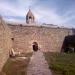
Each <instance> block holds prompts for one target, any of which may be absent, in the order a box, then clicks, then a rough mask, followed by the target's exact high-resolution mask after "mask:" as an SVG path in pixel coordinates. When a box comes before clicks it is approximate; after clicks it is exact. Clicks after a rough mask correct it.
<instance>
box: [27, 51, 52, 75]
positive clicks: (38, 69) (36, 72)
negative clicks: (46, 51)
mask: <svg viewBox="0 0 75 75" xmlns="http://www.w3.org/2000/svg"><path fill="white" fill-rule="evenodd" d="M27 75H52V73H51V71H50V70H49V68H48V64H47V62H46V60H45V57H44V56H43V53H42V52H41V51H37V52H34V53H33V55H32V57H31V60H30V63H29V66H28V69H27Z"/></svg>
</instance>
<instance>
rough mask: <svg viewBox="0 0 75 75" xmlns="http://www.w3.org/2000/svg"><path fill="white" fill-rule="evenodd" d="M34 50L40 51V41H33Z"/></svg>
mask: <svg viewBox="0 0 75 75" xmlns="http://www.w3.org/2000/svg"><path fill="white" fill-rule="evenodd" d="M33 51H38V43H37V42H33Z"/></svg>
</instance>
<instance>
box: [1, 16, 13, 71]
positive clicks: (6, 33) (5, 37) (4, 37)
mask: <svg viewBox="0 0 75 75" xmlns="http://www.w3.org/2000/svg"><path fill="white" fill-rule="evenodd" d="M11 47H12V41H11V31H10V29H9V28H8V26H7V25H6V23H5V22H4V21H3V19H2V17H0V71H1V69H2V67H3V65H4V64H5V62H6V61H7V59H8V57H9V50H10V49H11Z"/></svg>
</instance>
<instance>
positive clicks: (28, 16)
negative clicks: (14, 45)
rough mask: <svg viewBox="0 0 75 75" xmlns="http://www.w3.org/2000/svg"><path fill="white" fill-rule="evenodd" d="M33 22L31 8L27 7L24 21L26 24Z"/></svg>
mask: <svg viewBox="0 0 75 75" xmlns="http://www.w3.org/2000/svg"><path fill="white" fill-rule="evenodd" d="M34 22H35V18H34V15H33V14H32V12H31V10H30V9H29V11H28V13H27V15H26V23H27V24H33V23H34Z"/></svg>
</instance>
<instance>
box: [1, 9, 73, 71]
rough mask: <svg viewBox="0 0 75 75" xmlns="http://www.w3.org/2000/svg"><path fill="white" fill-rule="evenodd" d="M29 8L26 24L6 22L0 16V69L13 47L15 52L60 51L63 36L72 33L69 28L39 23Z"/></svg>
mask: <svg viewBox="0 0 75 75" xmlns="http://www.w3.org/2000/svg"><path fill="white" fill-rule="evenodd" d="M35 19H36V18H35V16H34V15H33V13H32V12H31V10H30V9H29V11H28V13H27V15H26V24H14V23H6V22H5V21H4V20H3V18H2V17H0V61H1V63H0V70H1V69H2V67H3V64H4V63H5V62H6V61H7V59H8V57H9V51H10V50H11V49H12V48H13V49H14V51H16V52H21V53H24V52H33V51H37V50H41V51H44V52H47V51H49V52H61V48H62V45H63V41H64V38H65V36H68V35H72V34H73V33H72V29H71V28H61V27H55V26H47V25H44V24H42V25H39V24H36V22H35Z"/></svg>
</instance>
